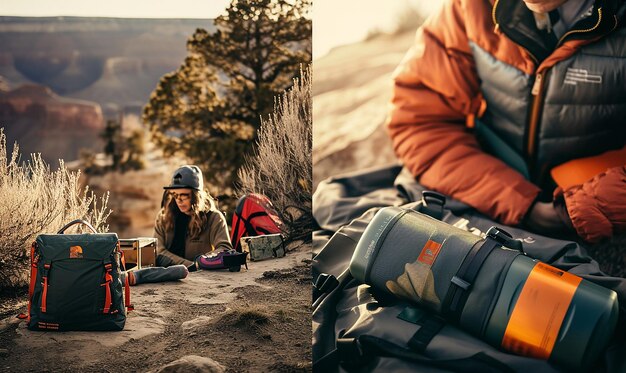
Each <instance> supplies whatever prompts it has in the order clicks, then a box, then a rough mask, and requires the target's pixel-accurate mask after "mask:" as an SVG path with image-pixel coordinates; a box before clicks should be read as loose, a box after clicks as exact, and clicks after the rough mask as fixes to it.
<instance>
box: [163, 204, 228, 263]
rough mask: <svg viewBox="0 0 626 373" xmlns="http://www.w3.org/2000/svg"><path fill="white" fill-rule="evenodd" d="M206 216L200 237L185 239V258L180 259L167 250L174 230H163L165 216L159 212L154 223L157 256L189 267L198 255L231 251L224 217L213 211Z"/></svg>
mask: <svg viewBox="0 0 626 373" xmlns="http://www.w3.org/2000/svg"><path fill="white" fill-rule="evenodd" d="M208 214H209V216H208V220H207V224H206V226H205V227H204V229H203V230H202V232H201V233H200V235H199V236H198V237H196V238H191V237H187V239H186V241H185V257H184V258H182V257H180V256H178V255H176V254H174V253H172V252H170V251H169V250H168V249H167V248H168V247H171V245H172V240H173V239H174V228H173V227H172V229H170V230H166V229H165V223H164V221H163V219H164V217H165V215H164V214H163V213H162V212H159V214H158V215H157V217H156V221H155V223H154V237H156V238H157V239H158V240H159V242H158V247H157V254H160V255H165V256H167V257H168V258H170V259H172V261H173V262H174V264H184V265H186V266H189V265H191V264H192V261H193V260H194V259H195V257H196V256H198V255H202V254H206V253H208V252H210V251H213V250H228V249H232V248H233V247H232V245H231V243H230V238H229V235H228V225H227V224H226V219H225V218H224V216H223V215H222V214H221V213H219V212H213V211H212V212H208Z"/></svg>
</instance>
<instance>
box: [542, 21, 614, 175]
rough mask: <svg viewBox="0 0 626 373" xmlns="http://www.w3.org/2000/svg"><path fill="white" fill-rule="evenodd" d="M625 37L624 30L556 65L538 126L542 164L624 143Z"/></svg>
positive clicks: (589, 154)
mask: <svg viewBox="0 0 626 373" xmlns="http://www.w3.org/2000/svg"><path fill="white" fill-rule="evenodd" d="M616 37H619V38H622V39H621V40H618V39H617V38H616ZM624 37H626V31H624V30H623V29H622V30H620V31H619V32H618V33H616V34H613V35H612V36H610V37H608V38H606V39H604V40H601V41H599V42H597V43H593V44H590V45H586V46H584V47H583V48H582V49H581V50H580V51H579V52H578V53H577V54H575V55H574V56H572V57H571V58H569V59H567V60H564V61H561V62H559V63H557V64H556V65H554V66H553V67H552V69H551V70H550V74H549V75H548V81H547V82H546V83H547V90H546V96H545V103H546V104H545V107H544V110H543V113H542V118H541V124H540V126H541V127H540V131H539V141H538V145H539V147H538V161H539V163H545V164H548V165H549V166H554V165H557V164H560V163H563V162H565V161H568V160H570V159H575V158H580V157H586V156H592V155H596V154H600V153H602V152H604V151H606V150H607V149H615V148H620V147H622V146H623V145H624V143H626V126H624V119H623V118H626V84H625V82H626V45H625V43H624V42H623V40H624V39H623V38H624Z"/></svg>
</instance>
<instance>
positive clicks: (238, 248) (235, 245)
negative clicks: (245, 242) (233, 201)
mask: <svg viewBox="0 0 626 373" xmlns="http://www.w3.org/2000/svg"><path fill="white" fill-rule="evenodd" d="M235 217H236V218H237V224H235V229H234V230H233V238H235V241H237V242H231V243H232V244H233V249H235V251H238V252H241V251H242V250H241V243H240V242H239V239H238V238H239V237H236V236H237V235H238V234H239V224H240V223H241V216H240V215H239V214H237V212H235ZM235 217H233V219H234V218H235Z"/></svg>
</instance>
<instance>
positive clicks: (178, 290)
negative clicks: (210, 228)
mask: <svg viewBox="0 0 626 373" xmlns="http://www.w3.org/2000/svg"><path fill="white" fill-rule="evenodd" d="M310 250H311V247H310V245H300V246H299V247H298V248H296V249H295V250H294V251H291V252H290V253H288V254H287V256H286V257H284V258H278V259H270V260H266V261H261V262H252V263H249V266H250V269H249V270H248V271H246V270H242V272H239V273H230V272H228V271H227V270H224V271H200V272H194V273H191V274H190V275H189V276H188V277H187V278H186V279H184V280H182V281H177V282H170V283H162V284H142V285H139V286H136V287H132V288H131V293H132V297H133V299H132V303H133V304H134V305H135V311H133V312H131V314H130V316H129V318H128V319H127V322H126V327H125V330H124V331H122V332H98V333H94V332H65V333H58V332H56V333H55V332H32V331H29V330H27V329H26V327H25V323H24V322H20V323H16V322H15V318H14V316H13V315H15V314H16V313H17V312H18V311H23V312H25V311H26V307H25V306H26V303H25V299H26V297H27V295H26V294H20V295H19V296H18V297H17V298H16V297H7V295H6V294H5V296H4V297H3V298H0V300H1V301H2V307H0V315H2V316H3V318H4V317H7V316H8V317H7V318H4V321H3V322H0V330H2V329H3V328H4V330H3V331H0V371H3V372H33V371H37V372H47V371H50V372H52V371H54V372H57V371H68V372H69V371H72V372H75V371H89V372H91V371H93V372H118V371H120V370H125V371H138V372H145V371H155V370H158V369H159V368H160V367H162V366H164V365H166V364H168V363H170V362H172V361H174V360H177V359H179V358H181V357H183V356H186V355H198V356H203V357H209V358H211V359H213V360H215V361H217V362H218V363H220V364H221V365H223V366H224V367H226V371H227V372H310V371H311V333H310V330H311V317H310V302H311V295H310V294H311V285H310V283H311V272H310V264H311V261H310ZM3 326H4V327H3Z"/></svg>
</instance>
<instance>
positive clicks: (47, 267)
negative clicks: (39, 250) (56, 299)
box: [41, 263, 52, 313]
mask: <svg viewBox="0 0 626 373" xmlns="http://www.w3.org/2000/svg"><path fill="white" fill-rule="evenodd" d="M51 267H52V263H44V265H43V272H42V276H41V279H42V281H43V293H42V295H41V312H43V313H45V312H46V309H47V303H48V302H47V300H48V273H49V272H50V268H51Z"/></svg>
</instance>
